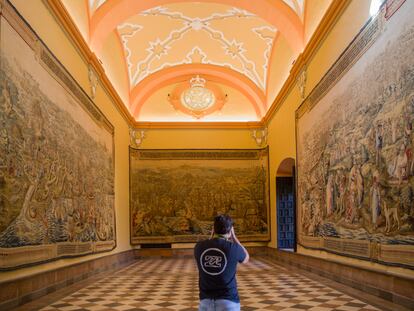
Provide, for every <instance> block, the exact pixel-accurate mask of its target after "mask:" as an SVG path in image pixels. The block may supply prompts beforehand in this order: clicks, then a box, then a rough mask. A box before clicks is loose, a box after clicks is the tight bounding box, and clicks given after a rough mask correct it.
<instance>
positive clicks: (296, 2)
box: [283, 0, 305, 22]
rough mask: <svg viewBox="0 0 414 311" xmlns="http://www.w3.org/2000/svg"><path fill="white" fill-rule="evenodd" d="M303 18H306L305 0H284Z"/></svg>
mask: <svg viewBox="0 0 414 311" xmlns="http://www.w3.org/2000/svg"><path fill="white" fill-rule="evenodd" d="M283 1H284V2H285V3H286V4H287V5H288V6H290V8H291V9H292V10H293V11H295V13H296V14H297V15H298V16H299V18H300V19H301V20H302V22H303V19H304V14H305V6H304V0H283Z"/></svg>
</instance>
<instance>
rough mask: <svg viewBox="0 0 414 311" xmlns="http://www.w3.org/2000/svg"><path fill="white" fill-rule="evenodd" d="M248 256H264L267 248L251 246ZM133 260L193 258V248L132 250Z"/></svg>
mask: <svg viewBox="0 0 414 311" xmlns="http://www.w3.org/2000/svg"><path fill="white" fill-rule="evenodd" d="M246 248H247V250H248V252H249V254H250V256H255V255H266V253H267V247H264V246H252V247H249V246H248V247H246ZM134 255H135V258H144V257H158V258H180V257H193V256H194V249H193V248H140V249H135V250H134Z"/></svg>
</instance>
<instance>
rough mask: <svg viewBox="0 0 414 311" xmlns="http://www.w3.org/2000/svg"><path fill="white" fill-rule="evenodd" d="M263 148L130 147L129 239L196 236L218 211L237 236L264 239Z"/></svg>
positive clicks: (187, 239)
mask: <svg viewBox="0 0 414 311" xmlns="http://www.w3.org/2000/svg"><path fill="white" fill-rule="evenodd" d="M268 159H269V155H268V149H267V148H266V149H247V150H213V149H205V150H139V149H133V148H130V208H131V213H130V215H131V242H132V244H145V243H176V242H195V241H197V240H199V239H205V238H207V237H208V236H209V235H210V232H211V229H212V224H213V219H214V217H215V216H216V215H218V214H227V215H230V216H231V217H232V218H233V220H234V222H235V224H234V228H235V232H236V235H237V236H238V237H239V239H240V240H242V241H268V240H269V221H268V220H269V165H268Z"/></svg>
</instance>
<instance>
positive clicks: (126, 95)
mask: <svg viewBox="0 0 414 311" xmlns="http://www.w3.org/2000/svg"><path fill="white" fill-rule="evenodd" d="M61 1H62V3H63V4H64V5H65V7H66V8H67V10H68V12H69V14H70V15H71V17H72V19H73V20H74V22H75V24H76V25H77V27H78V28H79V30H80V32H81V33H82V34H84V36H86V38H85V39H86V41H87V42H88V43H89V46H90V48H91V50H92V51H93V52H94V53H95V54H96V55H97V57H98V58H100V59H101V61H102V63H103V66H104V68H105V72H106V74H107V76H108V78H109V79H110V81H111V82H112V83H113V85H114V86H115V88H116V89H117V90H118V92H119V93H120V96H121V98H123V100H124V104H125V106H126V107H127V108H128V110H129V112H130V113H131V115H132V116H133V117H134V118H135V119H136V120H137V121H138V122H140V121H143V122H159V121H162V122H210V121H221V122H235V121H260V120H261V118H262V117H263V116H264V115H265V114H266V112H267V110H268V109H269V107H270V105H271V103H272V102H273V100H274V97H275V95H277V91H278V90H279V89H280V87H281V85H282V84H283V82H284V81H285V79H286V78H287V75H288V72H289V70H290V68H291V65H292V62H293V61H294V60H295V59H296V57H297V56H298V55H299V54H300V53H301V52H302V51H303V48H304V45H305V38H304V33H305V27H306V25H307V24H306V20H307V18H306V17H307V9H308V8H307V5H308V4H307V2H308V0H272V1H270V0H255V1H252V0H222V1H218V0H204V1H197V2H196V1H189V0H180V1H178V0H145V1H144V0H84V1H85V5H84V6H80V5H79V4H77V5H76V6H75V5H74V3H75V2H76V1H69V0H61ZM327 1H328V2H329V1H330V0H325V2H327ZM326 7H327V6H326V5H325V6H323V7H321V10H322V9H323V10H324V9H326ZM79 10H85V11H86V12H83V13H85V14H78V13H79V12H78V11H79ZM313 10H315V9H313ZM75 13H76V14H75ZM308 15H310V16H312V15H317V14H308ZM79 16H87V21H85V20H81V18H80V17H79ZM85 34H86V35H85ZM197 75H199V76H200V77H202V78H203V79H204V80H206V81H207V83H206V85H205V87H206V88H208V85H214V90H215V92H216V93H217V92H218V93H220V94H225V98H226V100H225V101H222V102H220V105H217V107H212V108H211V109H209V110H208V113H206V114H198V115H197V117H194V113H186V110H185V109H177V102H179V101H175V102H174V104H172V102H171V100H169V99H170V98H171V94H172V92H178V91H177V90H184V89H186V87H187V88H190V87H191V86H190V84H189V80H190V79H191V78H192V77H195V76H197ZM175 96H176V98H179V96H180V94H176V95H175ZM223 96H224V95H223ZM178 108H180V107H178ZM200 115H201V117H200Z"/></svg>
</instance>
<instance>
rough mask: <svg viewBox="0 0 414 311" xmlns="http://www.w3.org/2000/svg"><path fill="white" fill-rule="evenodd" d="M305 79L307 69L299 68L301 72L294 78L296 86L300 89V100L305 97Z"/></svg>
mask: <svg viewBox="0 0 414 311" xmlns="http://www.w3.org/2000/svg"><path fill="white" fill-rule="evenodd" d="M306 79H307V71H306V67H303V69H302V70H301V72H300V73H299V74H298V76H297V78H296V82H297V86H298V87H299V91H300V98H301V99H302V100H304V99H305V92H306Z"/></svg>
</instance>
